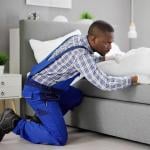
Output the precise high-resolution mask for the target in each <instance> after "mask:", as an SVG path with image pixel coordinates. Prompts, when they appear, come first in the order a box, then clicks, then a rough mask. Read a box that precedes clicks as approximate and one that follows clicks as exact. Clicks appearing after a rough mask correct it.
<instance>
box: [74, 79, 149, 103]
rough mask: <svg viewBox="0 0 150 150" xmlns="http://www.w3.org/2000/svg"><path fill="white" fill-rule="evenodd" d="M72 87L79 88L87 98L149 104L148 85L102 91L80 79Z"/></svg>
mask: <svg viewBox="0 0 150 150" xmlns="http://www.w3.org/2000/svg"><path fill="white" fill-rule="evenodd" d="M74 87H76V88H79V89H80V90H81V91H82V92H83V94H84V95H85V96H88V97H93V98H94V97H95V98H103V99H111V100H120V101H127V102H136V103H143V104H150V85H146V84H143V85H142V84H141V85H137V86H131V87H128V88H124V89H119V90H116V91H102V90H100V89H98V88H97V87H95V86H94V85H92V84H91V83H90V82H88V81H87V80H86V79H82V80H80V81H78V82H77V83H76V84H74Z"/></svg>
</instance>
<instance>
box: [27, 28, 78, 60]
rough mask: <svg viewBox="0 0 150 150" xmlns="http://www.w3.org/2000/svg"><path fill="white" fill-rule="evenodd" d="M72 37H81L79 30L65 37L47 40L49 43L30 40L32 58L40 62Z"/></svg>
mask: <svg viewBox="0 0 150 150" xmlns="http://www.w3.org/2000/svg"><path fill="white" fill-rule="evenodd" d="M73 35H81V32H80V30H78V29H77V30H75V31H73V32H71V33H69V34H67V35H65V36H62V37H59V38H56V39H53V40H49V41H39V40H36V39H30V40H29V43H30V45H31V48H32V50H33V53H34V57H35V59H36V61H37V63H39V62H41V61H42V60H43V59H44V58H45V57H46V56H48V54H49V53H51V52H52V51H53V50H54V49H55V48H57V47H58V46H59V45H60V44H61V43H62V42H63V41H65V40H66V39H67V38H68V37H71V36H73Z"/></svg>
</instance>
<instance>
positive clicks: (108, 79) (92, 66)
mask: <svg viewBox="0 0 150 150" xmlns="http://www.w3.org/2000/svg"><path fill="white" fill-rule="evenodd" d="M74 67H75V68H76V69H77V70H78V71H79V72H80V73H81V74H82V75H83V76H84V77H85V78H86V79H87V80H88V81H89V82H91V83H92V84H93V85H95V86H96V87H98V88H99V89H102V90H107V91H112V90H117V89H122V88H125V87H128V86H130V85H132V84H133V85H134V84H136V83H137V76H136V77H127V76H125V77H113V76H108V75H106V74H105V73H104V72H103V71H102V70H100V69H98V68H97V65H96V62H95V60H94V58H93V57H92V56H91V55H90V54H81V55H80V56H78V55H76V56H75V61H74Z"/></svg>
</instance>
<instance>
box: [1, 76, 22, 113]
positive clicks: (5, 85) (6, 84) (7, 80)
mask: <svg viewBox="0 0 150 150" xmlns="http://www.w3.org/2000/svg"><path fill="white" fill-rule="evenodd" d="M21 93H22V77H21V75H20V74H0V100H5V101H4V102H6V100H15V99H20V98H21ZM11 105H12V107H13V109H14V110H15V111H16V107H15V102H14V101H11ZM18 107H19V106H18Z"/></svg>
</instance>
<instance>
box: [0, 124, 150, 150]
mask: <svg viewBox="0 0 150 150" xmlns="http://www.w3.org/2000/svg"><path fill="white" fill-rule="evenodd" d="M68 133H69V140H68V143H67V145H65V146H51V145H40V144H32V143H30V142H28V141H25V140H24V139H21V138H20V137H19V136H16V135H15V134H13V133H10V134H8V135H6V136H5V137H4V139H3V141H2V142H1V143H0V150H81V149H83V150H84V149H86V150H150V145H145V144H140V143H137V142H132V141H128V140H123V139H119V138H114V137H111V136H106V135H102V134H98V133H93V132H89V131H85V130H80V129H75V128H70V127H69V128H68Z"/></svg>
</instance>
